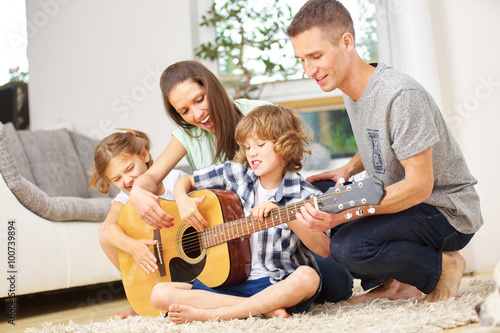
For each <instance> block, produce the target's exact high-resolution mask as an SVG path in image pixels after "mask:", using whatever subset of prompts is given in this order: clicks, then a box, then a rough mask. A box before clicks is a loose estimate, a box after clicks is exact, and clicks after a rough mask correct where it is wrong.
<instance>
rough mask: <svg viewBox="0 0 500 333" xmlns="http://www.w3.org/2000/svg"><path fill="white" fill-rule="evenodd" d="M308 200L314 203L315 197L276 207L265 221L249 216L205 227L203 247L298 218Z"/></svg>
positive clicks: (201, 241) (202, 237) (201, 236)
mask: <svg viewBox="0 0 500 333" xmlns="http://www.w3.org/2000/svg"><path fill="white" fill-rule="evenodd" d="M308 202H309V203H313V199H308V200H305V201H301V202H297V203H294V204H289V205H287V206H284V207H278V208H275V209H273V210H271V212H269V214H268V216H267V217H265V218H264V220H263V221H259V220H256V219H254V218H253V217H252V216H247V217H244V218H242V219H239V220H234V221H231V222H226V223H222V224H218V225H216V226H213V227H210V228H208V229H205V230H204V231H202V232H200V234H199V237H200V244H201V247H202V248H204V249H207V248H209V247H212V246H216V245H219V244H222V243H225V242H228V241H230V240H233V239H237V238H241V237H244V236H246V235H250V234H252V233H254V232H258V231H261V230H264V229H267V228H271V227H274V226H277V225H280V224H282V223H286V222H290V221H293V220H295V219H296V217H295V214H296V213H297V211H298V210H299V209H300V207H302V206H304V205H305V204H306V203H308Z"/></svg>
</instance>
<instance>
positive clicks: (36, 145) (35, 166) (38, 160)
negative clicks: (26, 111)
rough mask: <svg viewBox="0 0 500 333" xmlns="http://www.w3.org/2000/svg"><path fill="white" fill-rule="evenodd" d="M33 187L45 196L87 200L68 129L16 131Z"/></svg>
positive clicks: (83, 179) (76, 155)
mask: <svg viewBox="0 0 500 333" xmlns="http://www.w3.org/2000/svg"><path fill="white" fill-rule="evenodd" d="M18 136H19V139H20V141H21V143H22V145H23V147H24V151H25V152H26V156H27V157H28V161H29V165H30V166H31V172H32V173H33V177H34V179H35V184H36V185H37V186H38V187H39V188H40V189H41V190H42V191H43V192H45V193H46V194H47V195H48V196H50V197H54V196H72V197H80V198H88V197H89V196H90V195H89V190H88V185H87V184H88V183H87V181H86V177H85V172H84V171H83V168H82V165H81V163H80V159H79V158H78V154H77V152H76V150H75V147H74V146H73V142H72V141H71V137H70V134H69V132H68V131H67V130H65V129H62V130H55V131H18Z"/></svg>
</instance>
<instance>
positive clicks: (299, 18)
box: [286, 0, 355, 45]
mask: <svg viewBox="0 0 500 333" xmlns="http://www.w3.org/2000/svg"><path fill="white" fill-rule="evenodd" d="M313 27H318V28H320V29H321V31H322V32H323V35H324V36H323V37H324V38H325V39H326V40H329V41H330V42H332V43H333V44H334V45H337V43H338V42H339V41H340V38H341V37H342V35H343V34H344V33H346V32H348V33H350V34H351V35H352V37H353V38H355V34H354V25H353V22H352V18H351V14H349V11H348V10H347V9H346V8H345V7H344V5H342V4H341V3H340V2H339V1H337V0H309V1H307V2H306V3H305V4H304V5H303V6H302V7H301V8H300V10H299V11H298V13H297V14H296V15H295V16H294V18H293V20H292V23H291V24H290V26H289V27H288V29H287V31H286V34H287V35H288V36H289V37H295V36H297V35H298V34H300V33H303V32H304V31H306V30H309V29H311V28H313Z"/></svg>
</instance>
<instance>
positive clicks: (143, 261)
mask: <svg viewBox="0 0 500 333" xmlns="http://www.w3.org/2000/svg"><path fill="white" fill-rule="evenodd" d="M157 242H158V241H157V240H151V239H134V240H133V241H132V242H131V247H130V250H129V253H130V254H131V255H132V256H133V257H134V259H135V262H136V263H137V265H139V267H140V268H142V269H143V270H144V271H145V272H146V273H148V274H149V273H154V272H155V271H156V270H157V269H158V266H157V265H156V257H155V256H154V254H153V253H152V252H151V249H150V248H149V247H150V246H154V245H156V243H157Z"/></svg>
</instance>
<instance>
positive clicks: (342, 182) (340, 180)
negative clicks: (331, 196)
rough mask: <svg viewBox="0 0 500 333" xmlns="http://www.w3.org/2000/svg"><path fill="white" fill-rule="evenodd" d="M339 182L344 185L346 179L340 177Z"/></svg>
mask: <svg viewBox="0 0 500 333" xmlns="http://www.w3.org/2000/svg"><path fill="white" fill-rule="evenodd" d="M337 183H339V184H340V185H344V183H345V179H344V178H339V179H337Z"/></svg>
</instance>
